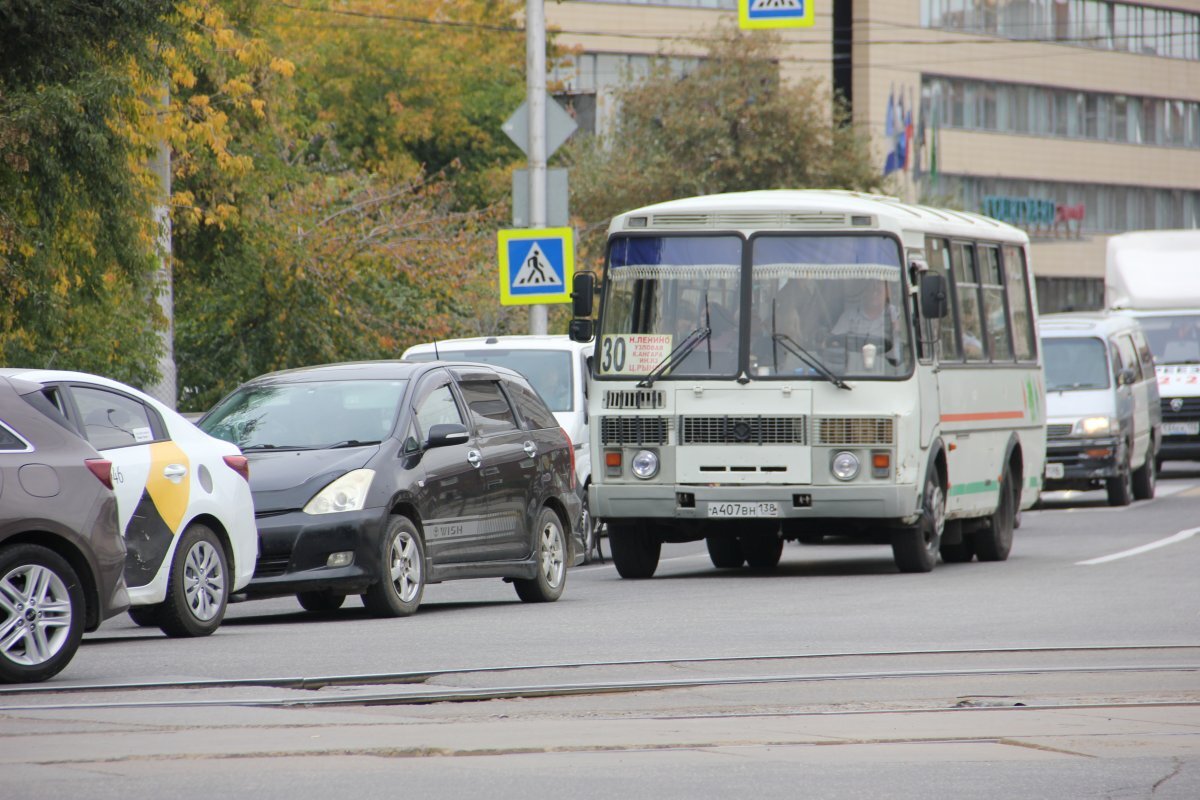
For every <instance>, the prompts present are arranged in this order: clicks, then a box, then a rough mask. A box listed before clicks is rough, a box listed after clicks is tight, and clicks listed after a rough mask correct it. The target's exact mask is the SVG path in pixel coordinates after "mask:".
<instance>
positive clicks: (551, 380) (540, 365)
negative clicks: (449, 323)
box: [437, 346, 574, 411]
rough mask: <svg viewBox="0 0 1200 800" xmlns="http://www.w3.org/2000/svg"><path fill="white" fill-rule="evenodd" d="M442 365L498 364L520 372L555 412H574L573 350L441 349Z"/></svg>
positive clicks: (439, 348)
mask: <svg viewBox="0 0 1200 800" xmlns="http://www.w3.org/2000/svg"><path fill="white" fill-rule="evenodd" d="M437 354H438V357H439V358H441V360H442V361H474V362H475V363H477V364H479V363H482V364H495V365H496V366H499V367H508V368H509V369H511V370H513V371H514V372H519V373H521V374H522V375H524V376H525V379H526V380H527V381H529V382H530V383H531V384H533V388H534V389H537V393H538V394H540V395H541V396H542V399H543V400H545V401H546V405H547V406H549V407H550V410H551V411H570V410H571V406H572V403H571V398H572V397H573V396H574V395H573V393H572V389H571V385H572V382H573V380H572V378H573V371H572V369H571V351H569V350H524V349H507V350H506V349H504V348H501V347H489V348H487V349H486V350H455V349H451V348H449V347H441V346H439V347H438V351H437Z"/></svg>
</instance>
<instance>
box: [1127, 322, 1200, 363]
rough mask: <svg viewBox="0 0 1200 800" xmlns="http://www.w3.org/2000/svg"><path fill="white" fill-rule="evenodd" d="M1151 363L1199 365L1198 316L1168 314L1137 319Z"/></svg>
mask: <svg viewBox="0 0 1200 800" xmlns="http://www.w3.org/2000/svg"><path fill="white" fill-rule="evenodd" d="M1138 321H1140V322H1141V323H1142V330H1144V331H1145V332H1146V339H1147V340H1148V341H1149V343H1150V349H1151V350H1152V351H1153V352H1154V361H1155V362H1156V363H1158V364H1200V316H1197V315H1195V314H1172V315H1170V316H1162V317H1138Z"/></svg>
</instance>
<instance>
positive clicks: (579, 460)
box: [402, 336, 599, 563]
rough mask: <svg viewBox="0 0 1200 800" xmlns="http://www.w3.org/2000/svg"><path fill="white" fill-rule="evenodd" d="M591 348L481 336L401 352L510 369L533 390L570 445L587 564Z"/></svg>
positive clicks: (591, 529) (594, 546) (591, 530)
mask: <svg viewBox="0 0 1200 800" xmlns="http://www.w3.org/2000/svg"><path fill="white" fill-rule="evenodd" d="M593 348H594V345H592V344H580V343H579V342H573V341H571V340H570V338H568V337H567V336H487V337H480V338H476V339H443V340H440V341H437V342H427V343H424V344H417V345H413V346H412V347H410V348H408V349H407V350H405V351H404V355H403V356H402V358H404V359H405V360H408V361H434V360H439V361H475V362H481V363H484V364H498V365H500V366H502V367H508V368H509V369H512V370H515V371H517V372H519V373H521V374H522V375H524V376H525V377H526V379H528V381H529V382H530V383H531V384H533V388H535V389H537V391H538V394H540V395H541V396H542V399H543V400H545V401H546V405H547V406H549V407H550V410H551V411H552V412H554V417H555V419H557V420H558V424H559V425H561V426H562V429H563V430H564V431H566V432H567V436H569V437H571V442H572V443H573V444H574V445H575V473H576V479H577V480H576V485H577V486H578V487H579V490H580V492H582V497H583V519H582V520H581V523H580V529H581V530H583V531H584V532H585V535H586V536H587V559H585V563H586V561H588V560H590V559H591V555H592V553H593V552H598V551H599V545H598V543H597V539H596V537H597V530H596V528H597V525H596V524H595V522H594V521H593V519H592V517H591V514H590V513H589V511H588V504H587V497H588V492H587V487H588V483H589V482H590V481H591V477H592V467H591V464H592V460H591V449H590V446H589V428H588V411H587V408H588V401H587V393H588V383H587V379H588V372H589V368H588V359H590V358H591V355H592V350H593Z"/></svg>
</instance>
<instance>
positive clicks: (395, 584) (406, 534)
mask: <svg viewBox="0 0 1200 800" xmlns="http://www.w3.org/2000/svg"><path fill="white" fill-rule="evenodd" d="M382 547H383V553H382V558H381V560H380V566H381V567H382V569H381V571H380V574H379V580H378V581H377V582H375V583H373V584H371V587H370V588H369V589H367V591H366V592H364V593H363V595H362V601H363V605H364V606H366V607H367V611H368V612H370V614H371V615H372V616H376V617H407V616H410V615H411V614H414V613H416V610H417V607H418V606H420V605H421V595H422V594H424V592H425V545H424V544H422V542H421V535H420V533H418V532H417V526H416V525H413V524H412V522H411V521H410V520H408V519H407V518H405V517H400V516H394V517H392V518H391V521H390V522H388V526H387V532H386V533H385V534H384V536H383V542H382Z"/></svg>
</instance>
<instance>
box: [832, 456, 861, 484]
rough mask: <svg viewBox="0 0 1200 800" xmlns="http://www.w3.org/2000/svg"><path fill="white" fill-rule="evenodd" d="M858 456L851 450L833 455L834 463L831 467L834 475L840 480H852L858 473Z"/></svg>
mask: <svg viewBox="0 0 1200 800" xmlns="http://www.w3.org/2000/svg"><path fill="white" fill-rule="evenodd" d="M858 468H859V463H858V456H856V455H854V453H851V452H849V451H846V450H843V451H842V452H840V453H838V454H837V455H835V456H834V457H833V463H832V464H831V465H830V467H829V469H830V471H831V472H833V477H835V478H837V479H838V480H839V481H852V480H854V478H855V476H856V475H858Z"/></svg>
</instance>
